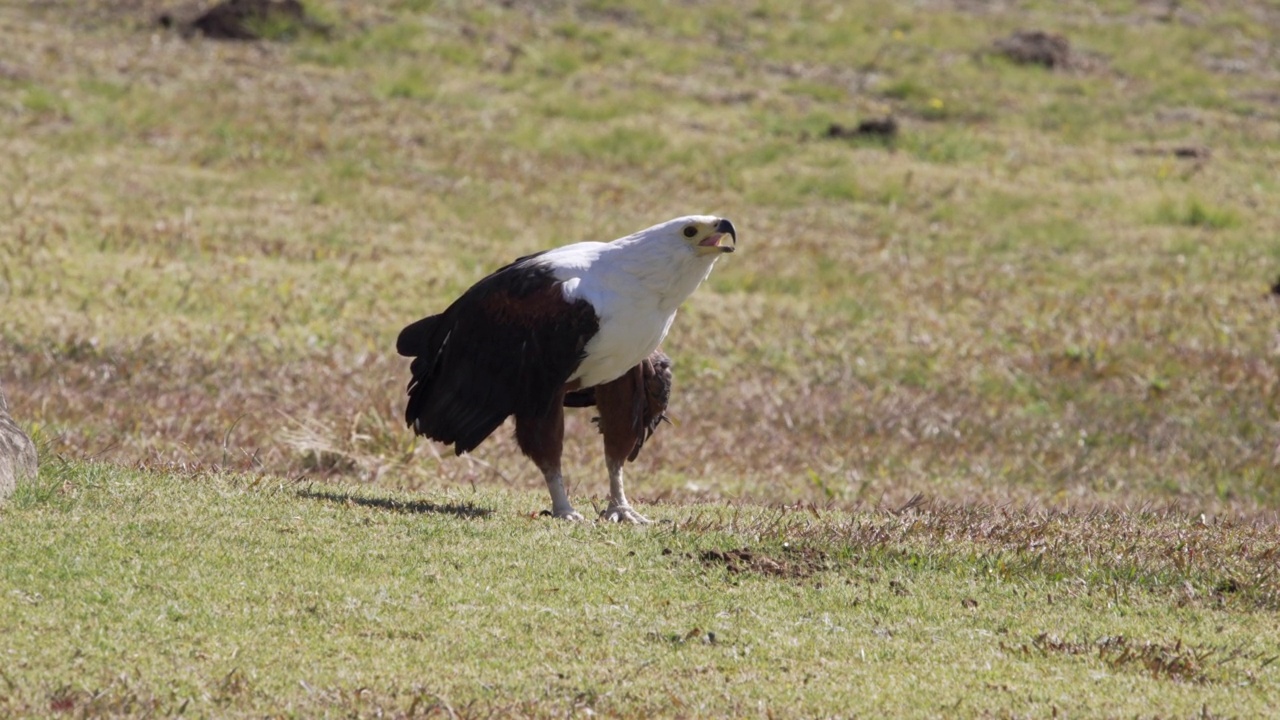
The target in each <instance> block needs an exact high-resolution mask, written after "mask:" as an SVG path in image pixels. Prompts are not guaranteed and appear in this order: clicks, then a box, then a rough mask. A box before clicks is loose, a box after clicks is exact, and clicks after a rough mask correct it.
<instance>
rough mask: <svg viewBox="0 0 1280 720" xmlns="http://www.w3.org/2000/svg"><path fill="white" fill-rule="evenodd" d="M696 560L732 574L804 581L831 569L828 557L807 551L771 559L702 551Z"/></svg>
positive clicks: (786, 552)
mask: <svg viewBox="0 0 1280 720" xmlns="http://www.w3.org/2000/svg"><path fill="white" fill-rule="evenodd" d="M698 559H699V560H701V561H702V563H703V564H704V565H723V566H724V567H725V568H726V569H728V571H729V572H731V573H743V572H754V573H759V574H761V575H771V576H774V577H780V578H789V579H801V578H807V577H809V576H810V575H813V574H814V573H816V572H819V571H822V570H826V569H828V568H829V567H830V563H829V562H828V560H827V554H826V553H824V552H822V551H821V550H813V549H808V548H785V549H784V550H783V551H782V552H781V553H778V554H773V555H770V554H768V553H764V552H761V551H760V550H752V549H750V548H739V549H737V550H703V551H702V552H701V553H700V554H699V555H698Z"/></svg>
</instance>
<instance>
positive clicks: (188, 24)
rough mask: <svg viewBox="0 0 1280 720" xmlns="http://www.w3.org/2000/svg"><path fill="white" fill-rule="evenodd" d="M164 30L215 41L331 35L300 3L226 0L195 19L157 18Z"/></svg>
mask: <svg viewBox="0 0 1280 720" xmlns="http://www.w3.org/2000/svg"><path fill="white" fill-rule="evenodd" d="M157 21H158V22H159V24H160V25H161V26H163V27H178V28H180V29H181V30H182V31H183V32H184V33H187V34H196V33H199V34H201V35H203V36H205V37H207V38H209V39H212V40H262V39H278V38H285V37H291V36H294V35H297V34H298V33H300V32H303V31H310V32H319V33H327V32H328V27H327V26H325V25H324V24H323V23H320V22H318V21H316V20H315V19H314V18H312V17H311V16H309V15H307V10H306V8H305V7H303V5H302V3H301V2H299V0H223V2H220V3H218V4H216V5H214V6H213V7H211V8H209V9H208V10H206V11H205V12H203V13H201V14H200V15H198V16H196V17H195V18H194V19H191V20H187V21H181V20H179V19H177V17H176V15H175V13H164V14H162V15H160V17H159V18H158V19H157Z"/></svg>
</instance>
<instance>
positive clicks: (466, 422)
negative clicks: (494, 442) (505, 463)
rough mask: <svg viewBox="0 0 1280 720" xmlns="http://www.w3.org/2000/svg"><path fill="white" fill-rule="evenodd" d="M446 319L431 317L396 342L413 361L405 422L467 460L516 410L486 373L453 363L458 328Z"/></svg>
mask: <svg viewBox="0 0 1280 720" xmlns="http://www.w3.org/2000/svg"><path fill="white" fill-rule="evenodd" d="M444 317H445V316H444V314H441V315H432V316H430V317H425V318H423V319H421V320H419V321H417V322H415V323H413V324H411V325H409V326H407V327H405V329H404V330H401V331H400V336H399V337H398V338H396V352H398V353H400V354H401V355H405V356H408V357H412V358H413V362H412V363H410V365H409V370H410V372H411V373H412V374H413V379H412V380H410V381H409V387H408V393H409V402H408V404H407V405H406V407H405V413H404V419H405V423H406V424H408V425H409V427H411V428H413V431H414V432H415V433H417V434H418V435H425V436H427V437H429V438H431V439H432V440H436V441H439V442H441V443H444V444H445V445H453V446H454V452H455V453H457V454H458V455H461V454H462V453H464V452H470V451H471V450H474V449H475V448H476V446H477V445H479V444H480V443H481V442H483V441H484V439H485V438H487V437H489V435H490V434H492V433H493V431H494V430H496V429H497V428H498V426H499V425H501V424H502V421H503V420H505V419H506V417H507V415H509V414H510V412H511V410H510V408H508V407H507V405H508V404H509V403H508V402H505V401H504V400H503V398H501V397H499V395H501V393H499V392H497V391H496V389H495V387H494V385H493V383H492V382H489V381H488V378H486V377H483V375H484V373H483V371H482V370H480V369H479V368H476V367H475V366H474V365H473V364H471V363H464V362H456V361H455V362H449V361H447V359H446V353H445V346H446V345H447V344H448V343H449V338H450V334H451V333H450V328H451V326H452V324H451V323H449V322H447V321H445V319H444Z"/></svg>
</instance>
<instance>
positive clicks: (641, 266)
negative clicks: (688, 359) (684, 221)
mask: <svg viewBox="0 0 1280 720" xmlns="http://www.w3.org/2000/svg"><path fill="white" fill-rule="evenodd" d="M583 245H588V244H585V243H584V244H583ZM571 247H572V246H571ZM602 250H603V251H605V252H610V250H608V249H606V248H603V247H601V246H600V245H599V244H596V243H591V244H589V247H584V248H583V249H582V251H581V252H584V253H588V254H589V255H590V257H584V258H582V259H583V260H586V262H585V263H581V262H579V263H574V262H569V263H567V264H566V265H565V266H563V267H560V268H557V269H556V271H555V274H556V276H557V279H558V280H560V281H561V283H562V288H563V292H564V296H565V299H567V300H576V299H584V300H586V301H587V302H589V303H591V306H592V307H593V308H594V309H595V311H596V315H597V317H598V318H599V320H600V329H599V331H598V332H597V333H596V334H595V336H594V337H592V338H591V340H590V341H588V342H587V346H586V348H585V349H584V353H585V355H586V357H585V358H583V360H582V364H581V365H579V366H578V369H577V371H576V372H575V373H574V374H573V375H572V376H570V378H569V380H570V381H573V380H578V381H579V382H580V387H583V388H588V387H594V386H596V385H599V384H601V383H606V382H609V381H610V380H614V379H616V378H618V377H620V376H621V375H622V374H623V373H625V372H626V371H627V370H629V369H631V368H632V367H635V366H636V365H637V364H639V363H640V361H641V360H644V359H645V358H646V357H648V356H649V354H650V353H652V352H653V351H654V350H655V349H657V347H658V345H659V344H660V343H661V342H662V340H663V338H665V337H666V335H667V331H668V330H669V329H671V323H672V321H673V320H675V317H676V310H677V308H679V307H680V304H681V303H683V302H684V300H685V299H686V298H687V297H689V295H690V294H692V293H693V291H694V290H695V289H696V288H697V287H698V285H699V283H701V282H702V280H703V279H704V278H706V276H707V275H708V274H709V273H710V272H711V260H703V259H701V258H697V257H695V256H693V255H692V254H691V253H686V254H675V255H664V254H661V253H646V254H643V255H641V254H639V253H635V254H634V255H633V256H632V257H628V256H627V255H628V253H626V251H625V250H626V249H625V248H613V249H612V250H611V252H612V253H613V255H612V256H611V257H610V258H609V262H607V263H606V262H600V255H601V254H602V253H601V251H602ZM685 255H687V257H685ZM566 259H570V258H566Z"/></svg>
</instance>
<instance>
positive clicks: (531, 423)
mask: <svg viewBox="0 0 1280 720" xmlns="http://www.w3.org/2000/svg"><path fill="white" fill-rule="evenodd" d="M516 442H517V443H518V444H519V445H520V450H521V451H523V452H524V454H525V455H528V456H529V459H530V460H532V461H533V462H534V464H535V465H537V466H538V469H539V470H541V471H542V476H543V477H544V478H546V480H547V491H548V492H550V493H551V515H553V516H554V517H558V518H563V519H565V520H582V519H583V518H582V515H580V514H579V513H578V511H577V510H574V509H573V505H572V504H571V503H570V502H569V494H568V493H567V492H565V490H564V476H563V475H561V474H560V455H561V453H562V452H563V450H564V393H563V391H562V392H561V394H560V396H559V397H557V398H556V399H555V402H553V403H552V404H551V408H550V409H549V410H548V411H547V412H546V413H545V414H543V415H540V416H539V415H520V414H517V415H516Z"/></svg>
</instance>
